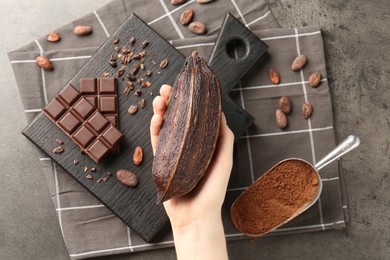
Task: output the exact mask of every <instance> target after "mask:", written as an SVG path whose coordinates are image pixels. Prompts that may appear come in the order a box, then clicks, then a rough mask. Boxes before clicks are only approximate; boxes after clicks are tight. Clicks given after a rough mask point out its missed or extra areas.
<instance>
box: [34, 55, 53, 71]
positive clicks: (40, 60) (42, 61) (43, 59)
mask: <svg viewBox="0 0 390 260" xmlns="http://www.w3.org/2000/svg"><path fill="white" fill-rule="evenodd" d="M35 62H36V63H37V64H38V66H39V67H41V68H42V69H44V70H52V69H53V68H54V67H53V64H52V63H51V61H50V59H49V58H48V57H47V56H38V57H37V58H36V59H35Z"/></svg>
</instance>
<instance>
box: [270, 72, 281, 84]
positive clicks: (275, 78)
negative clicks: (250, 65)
mask: <svg viewBox="0 0 390 260" xmlns="http://www.w3.org/2000/svg"><path fill="white" fill-rule="evenodd" d="M269 79H270V80H271V82H272V83H273V84H275V85H278V84H279V83H280V76H279V73H278V72H277V71H276V70H275V69H270V70H269Z"/></svg>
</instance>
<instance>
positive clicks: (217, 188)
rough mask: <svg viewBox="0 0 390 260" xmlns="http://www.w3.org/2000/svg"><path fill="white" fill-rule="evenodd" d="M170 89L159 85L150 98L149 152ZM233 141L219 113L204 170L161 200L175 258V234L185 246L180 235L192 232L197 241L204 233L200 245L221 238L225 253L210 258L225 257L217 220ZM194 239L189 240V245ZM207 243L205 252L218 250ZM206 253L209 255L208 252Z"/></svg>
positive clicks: (167, 101) (219, 219) (231, 161)
mask: <svg viewBox="0 0 390 260" xmlns="http://www.w3.org/2000/svg"><path fill="white" fill-rule="evenodd" d="M171 92H172V87H171V86H169V85H163V86H162V87H161V89H160V96H157V97H156V98H155V99H154V101H153V112H154V115H153V117H152V120H151V125H150V134H151V141H152V148H153V153H155V151H156V148H157V145H158V136H159V132H160V129H161V126H162V124H163V120H164V115H165V111H166V109H167V106H168V103H169V97H170V94H171ZM233 142H234V135H233V133H232V131H231V130H230V129H229V127H228V126H227V124H226V118H225V116H224V115H223V114H222V118H221V124H220V131H219V138H218V142H217V147H216V149H215V152H214V156H213V159H212V161H211V163H210V165H209V167H208V170H207V172H206V173H205V175H204V176H203V178H202V179H201V180H200V181H199V183H198V184H197V186H196V187H195V188H194V189H193V190H192V191H191V192H189V193H188V194H186V195H183V196H180V197H175V198H172V199H170V200H167V201H165V202H164V207H165V210H166V212H167V214H168V217H169V219H170V221H171V225H172V230H173V232H174V236H175V244H176V250H177V254H178V257H180V252H182V251H181V250H178V246H177V243H178V241H177V239H176V238H177V237H178V236H179V237H181V241H180V243H182V242H183V243H184V245H186V243H185V238H183V236H184V237H187V238H188V239H190V238H189V237H188V236H190V237H192V235H195V234H196V236H198V238H196V237H194V240H198V241H199V238H202V237H203V235H206V237H207V238H205V239H204V241H202V240H201V241H200V242H201V243H202V244H203V242H204V243H206V244H205V245H207V243H208V242H211V241H208V239H210V238H211V237H213V239H219V240H221V239H222V240H223V248H225V250H224V251H225V255H214V256H213V257H217V258H214V259H218V258H220V257H219V256H226V257H227V255H226V246H225V239H224V232H223V226H222V220H221V207H222V203H223V201H224V198H225V194H226V189H227V185H228V181H229V177H230V173H231V170H232V165H233ZM221 231H222V232H221ZM221 234H222V236H221ZM199 236H200V237H199ZM215 236H217V237H215ZM183 239H184V240H183ZM182 240H183V241H182ZM206 241H208V242H206ZM195 242H196V241H193V244H192V247H193V246H194V244H195ZM211 243H212V244H210V245H209V246H211V247H212V248H210V250H211V251H209V253H215V252H220V251H221V250H217V248H215V246H216V241H215V240H214V241H212V242H211ZM217 244H218V242H217ZM200 247H202V246H200ZM180 248H182V247H180ZM206 251H207V250H206ZM222 251H223V250H222ZM182 253H183V257H184V256H186V257H187V259H188V256H190V255H191V254H192V253H189V252H188V251H186V250H184V252H182ZM197 253H199V251H197ZM195 255H196V254H195ZM209 256H210V257H211V256H212V255H209ZM202 257H206V259H207V258H208V256H207V255H202ZM194 258H195V259H196V258H197V257H195V256H194ZM222 258H224V257H222ZM203 259H205V258H203Z"/></svg>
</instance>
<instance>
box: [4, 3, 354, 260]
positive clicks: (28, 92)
mask: <svg viewBox="0 0 390 260" xmlns="http://www.w3.org/2000/svg"><path fill="white" fill-rule="evenodd" d="M187 8H192V9H194V10H195V13H196V20H198V21H203V22H204V23H205V24H206V25H207V26H208V34H207V36H202V37H199V36H195V35H194V34H192V33H190V32H189V31H188V29H187V28H186V27H183V26H182V25H181V24H179V23H178V20H179V16H180V14H181V12H182V11H183V10H185V9H187ZM133 12H134V13H136V14H137V15H138V16H140V17H141V18H142V19H144V20H145V21H146V22H147V23H148V24H149V25H150V26H151V27H152V28H153V29H155V30H156V31H157V32H158V33H160V34H161V35H162V36H163V37H165V38H166V39H167V40H169V41H171V43H172V44H173V45H174V46H175V47H176V48H177V49H178V50H179V51H181V52H182V53H184V54H185V55H189V54H190V53H191V52H192V50H194V49H196V50H198V51H199V53H200V54H201V55H202V56H204V57H208V56H209V54H210V53H211V50H212V48H213V43H214V40H215V38H216V34H217V33H218V29H219V28H220V26H221V23H222V21H223V18H224V17H225V15H226V12H231V13H232V14H233V15H234V16H236V17H237V18H239V19H240V21H241V22H242V23H244V24H245V25H246V26H247V27H248V28H250V29H251V30H253V31H254V32H255V33H256V34H257V35H258V36H259V37H260V38H261V39H262V40H263V41H265V43H266V44H267V45H268V46H269V50H268V55H267V57H265V58H263V59H262V60H261V61H260V62H259V63H258V64H256V65H255V66H254V67H253V68H252V69H251V71H250V72H249V73H248V74H247V75H246V76H245V77H244V79H243V80H242V82H241V83H240V84H239V85H238V86H237V87H236V88H235V89H234V90H233V91H232V93H231V94H232V96H233V97H234V98H235V100H236V102H237V103H239V104H240V105H242V107H244V108H245V109H246V110H247V111H248V112H249V113H250V114H251V115H253V116H254V117H255V123H254V124H253V125H252V127H251V128H250V129H249V130H248V131H247V132H246V134H245V135H244V136H242V137H241V138H240V139H239V141H238V142H237V143H236V145H235V150H234V169H233V172H232V175H231V178H230V183H229V187H228V191H227V195H226V200H225V204H224V206H223V212H222V213H223V223H224V227H225V232H226V238H227V240H233V239H243V238H245V236H243V235H242V234H240V233H239V232H238V231H237V230H236V229H235V227H234V226H233V225H232V223H231V221H230V217H229V208H230V205H231V203H232V202H233V201H234V199H235V198H236V197H237V196H238V195H239V194H240V193H241V192H242V191H244V190H245V189H246V188H247V187H248V186H249V185H251V183H253V182H254V181H255V180H256V179H257V178H258V177H259V176H260V175H261V174H262V173H264V172H265V171H266V170H267V169H269V168H270V167H271V166H272V165H274V164H275V163H277V162H278V161H280V160H282V159H285V158H289V157H299V158H303V159H305V160H307V161H309V162H312V163H313V164H315V162H317V161H319V159H320V158H321V157H322V156H324V155H325V154H326V153H327V152H329V151H330V150H331V149H332V148H334V146H335V137H334V129H333V118H332V106H331V97H330V93H329V86H328V81H327V73H326V64H325V57H324V49H323V47H324V46H323V42H322V36H321V30H320V28H318V27H304V28H300V29H294V28H292V29H282V28H279V26H278V24H277V22H276V21H275V19H274V18H273V16H272V14H271V13H270V11H269V9H268V6H267V4H266V1H265V0H257V1H248V0H218V1H215V2H213V3H211V4H207V5H200V4H197V3H196V2H195V1H194V0H191V1H187V2H186V3H185V4H183V5H181V6H173V5H171V4H170V1H169V0H150V1H144V0H133V1H119V0H117V1H113V2H111V3H110V4H108V5H106V6H104V7H103V8H101V9H99V10H97V11H95V12H93V13H91V14H89V15H87V16H85V17H83V18H81V19H79V20H76V21H74V22H73V23H71V24H68V25H65V26H63V27H61V28H59V29H58V30H57V32H58V33H60V34H61V36H62V40H61V41H60V42H58V43H56V44H53V43H49V42H47V41H46V40H45V37H42V38H39V39H37V40H36V41H34V42H32V43H30V44H28V45H26V46H24V47H22V48H20V49H18V50H15V51H12V52H10V53H9V58H10V60H11V63H12V66H13V69H14V72H15V76H16V80H17V84H18V87H19V91H20V95H21V97H22V101H23V105H24V108H25V112H26V116H27V118H28V120H29V121H30V122H31V121H32V120H33V118H34V117H35V116H36V115H37V113H39V112H40V111H41V108H42V107H43V106H44V105H45V104H46V103H47V102H48V101H50V100H51V99H52V98H53V97H54V95H55V94H56V93H57V92H58V91H59V90H60V89H61V88H62V87H63V86H65V84H66V83H67V82H68V81H69V80H70V79H71V78H72V77H73V75H74V74H76V72H78V71H79V70H80V69H81V68H82V67H83V65H84V64H85V63H86V62H87V61H88V59H89V58H90V57H91V55H93V54H94V52H95V51H96V50H97V49H98V47H99V46H100V45H101V44H102V43H103V42H104V41H105V40H106V39H107V37H108V36H109V35H110V34H111V33H113V32H114V31H115V30H116V29H117V28H118V27H119V25H120V24H121V23H122V22H123V21H124V20H125V19H126V17H128V16H129V15H130V14H131V13H133ZM81 24H83V25H91V26H92V27H93V34H92V35H90V36H88V37H83V38H80V37H76V36H74V35H73V33H72V30H73V27H74V26H75V25H81ZM40 54H45V55H47V56H49V57H50V59H51V60H52V61H53V63H54V66H55V70H54V71H51V72H47V71H44V70H42V69H40V68H39V67H38V66H36V64H35V58H36V56H38V55H40ZM299 54H305V55H306V56H307V57H308V60H309V62H308V64H307V65H306V66H305V67H304V69H303V70H302V71H300V72H293V71H292V70H291V69H290V65H291V62H292V60H293V59H294V58H295V57H296V56H297V55H299ZM270 68H275V69H276V70H278V72H279V74H280V76H281V84H279V85H273V84H271V82H270V81H269V79H268V71H269V69H270ZM313 71H319V72H320V73H321V75H322V81H321V83H320V86H319V87H318V88H315V89H313V88H310V87H308V85H307V78H308V76H309V74H310V73H311V72H313ZM282 95H286V96H289V97H290V100H291V102H292V113H291V114H290V115H288V120H289V125H288V127H287V128H286V129H285V130H280V129H279V128H278V127H277V125H276V123H275V109H276V108H277V106H278V99H279V97H280V96H282ZM305 101H309V102H310V103H311V104H312V105H313V107H314V112H313V116H312V117H311V118H310V119H309V120H305V119H303V117H302V115H301V106H302V104H303V102H305ZM21 138H22V137H21ZM40 161H41V163H42V170H43V173H44V175H45V177H46V181H47V183H48V186H49V189H50V193H51V196H52V199H53V203H54V205H55V208H56V211H57V215H58V220H59V223H60V227H61V231H62V234H63V237H64V240H65V244H66V246H67V248H68V250H69V255H70V257H71V258H73V259H82V258H87V257H93V256H102V255H111V254H120V253H128V252H135V251H142V250H150V249H158V248H163V247H172V246H173V238H172V234H171V233H168V234H165V235H163V237H162V239H161V241H160V242H158V243H154V244H151V243H146V242H145V241H143V240H142V239H141V238H140V237H139V236H137V235H136V234H135V233H134V232H132V230H131V229H130V228H129V227H127V226H126V225H125V224H123V223H122V222H121V221H120V220H119V219H118V218H117V217H116V216H115V215H114V214H113V213H112V212H111V211H110V210H109V209H107V208H106V207H105V206H103V205H102V204H101V203H100V202H99V201H98V200H97V199H95V198H94V197H93V196H92V195H91V194H90V193H89V192H88V191H87V190H86V189H84V188H83V187H82V186H81V185H80V184H78V183H77V182H76V181H75V180H74V179H73V178H72V177H71V176H70V175H69V174H68V173H66V172H64V171H63V170H62V169H61V168H60V167H57V166H56V165H55V163H54V162H52V161H51V160H50V159H49V158H47V156H45V154H42V155H41V158H40ZM37 174H41V173H37ZM320 175H321V178H322V180H323V182H324V187H323V191H322V194H321V197H320V199H319V200H318V202H317V203H316V204H315V205H314V206H313V207H311V208H310V209H309V210H308V211H306V212H305V213H304V214H302V215H300V216H299V217H297V218H296V219H294V220H293V221H291V222H289V223H288V224H286V225H284V226H282V227H281V228H279V229H277V230H276V231H274V232H273V233H271V235H272V234H282V233H295V232H306V231H319V230H326V229H339V228H343V227H345V223H346V221H347V220H348V217H347V211H346V208H347V206H346V199H345V195H344V189H343V183H342V179H341V178H340V177H341V176H340V174H339V169H338V163H337V162H334V163H332V164H330V165H329V166H327V167H326V168H324V169H322V170H321V171H320Z"/></svg>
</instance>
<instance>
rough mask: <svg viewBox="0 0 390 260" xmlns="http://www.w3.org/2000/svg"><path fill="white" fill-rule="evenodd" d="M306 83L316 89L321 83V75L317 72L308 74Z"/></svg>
mask: <svg viewBox="0 0 390 260" xmlns="http://www.w3.org/2000/svg"><path fill="white" fill-rule="evenodd" d="M308 82H309V86H310V87H312V88H316V87H317V86H318V85H319V84H320V82H321V74H320V73H319V72H313V73H312V74H310V76H309V79H308Z"/></svg>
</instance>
